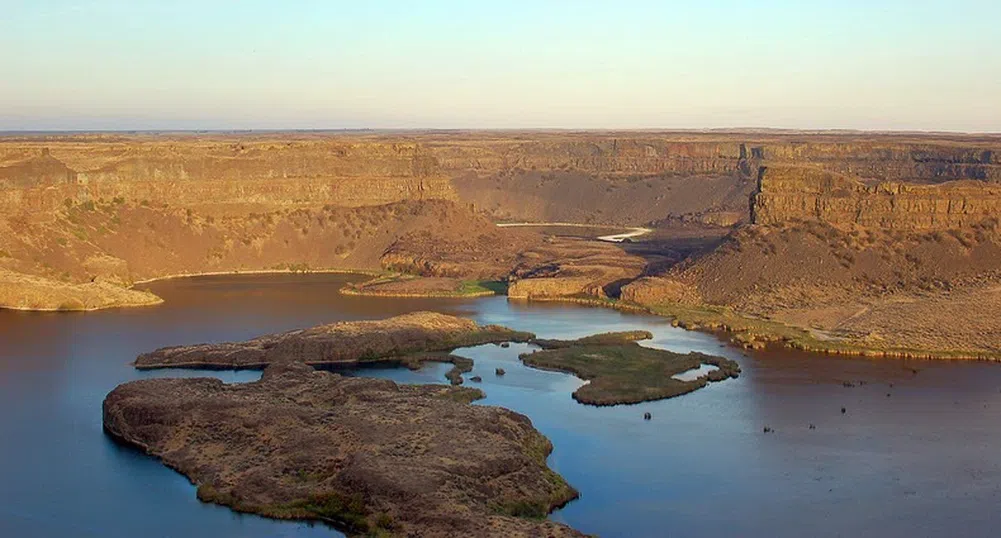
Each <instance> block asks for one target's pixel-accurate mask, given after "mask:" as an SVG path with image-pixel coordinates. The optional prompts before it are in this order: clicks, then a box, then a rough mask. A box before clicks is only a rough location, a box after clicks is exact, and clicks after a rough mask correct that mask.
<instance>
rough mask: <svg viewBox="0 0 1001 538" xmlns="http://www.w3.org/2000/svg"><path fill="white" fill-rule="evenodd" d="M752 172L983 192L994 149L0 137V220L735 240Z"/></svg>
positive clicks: (388, 138)
mask: <svg viewBox="0 0 1001 538" xmlns="http://www.w3.org/2000/svg"><path fill="white" fill-rule="evenodd" d="M762 166H764V167H766V168H768V169H770V170H779V169H784V168H788V167H797V168H813V169H818V170H823V171H826V172H830V173H832V174H838V175H843V176H850V177H853V178H856V179H857V182H858V183H860V184H861V185H864V186H865V187H866V188H870V187H872V186H873V185H874V184H876V183H879V182H899V183H907V184H939V183H946V182H950V181H955V180H973V181H978V182H981V183H988V184H989V183H995V182H997V181H998V180H1001V139H999V138H998V137H988V136H983V137H972V136H952V137H946V136H918V135H861V134H843V135H839V134H806V133H768V132H764V133H762V132H757V133H755V132H749V133H712V132H708V133H673V132H672V133H641V132H582V133H577V132H523V133H519V132H405V133H396V134H391V133H363V134H359V133H351V134H333V133H331V134H323V133H266V134H232V135H223V134H208V135H129V136H123V135H66V136H51V137H21V138H17V137H6V138H0V212H3V213H12V212H32V213H39V212H42V213H44V212H49V211H52V210H55V209H58V208H59V207H60V206H61V205H63V204H65V203H67V200H69V201H70V202H77V203H79V202H85V201H88V200H100V199H105V200H112V199H116V198H124V199H126V200H130V201H135V202H144V201H145V202H149V203H152V204H154V205H155V204H162V203H167V204H170V205H173V206H182V207H196V206H197V207H200V208H201V209H202V210H203V211H206V212H209V211H219V210H224V211H229V212H231V213H232V212H237V213H238V212H240V211H243V212H247V211H250V210H253V209H248V208H247V206H262V205H264V206H267V205H280V206H284V207H290V206H291V207H296V206H298V207H315V206H322V205H338V206H349V207H358V206H365V205H379V204H386V203H392V202H396V201H402V200H426V199H446V200H453V201H462V202H464V203H469V204H472V205H473V206H475V208H476V209H477V210H479V211H480V212H482V213H484V214H486V215H488V216H490V217H492V218H494V219H498V220H513V221H572V222H589V223H596V224H614V225H642V224H650V223H653V224H657V223H664V222H670V221H687V222H698V223H702V224H710V225H719V226H730V225H733V224H735V223H738V222H744V221H747V220H748V218H749V211H748V203H747V200H748V197H749V196H750V195H751V194H752V193H753V192H754V191H755V190H756V189H757V187H758V170H759V169H760V167H762ZM768 180H769V181H771V180H772V178H768ZM781 181H785V180H784V179H783V180H781ZM776 184H777V183H776ZM853 188H855V187H853ZM880 188H882V189H884V190H885V189H886V188H891V189H892V188H893V187H885V188H883V187H880ZM880 188H877V190H878V189H880ZM859 189H861V187H859ZM778 192H779V191H777V190H776V191H775V194H776V196H777V195H778ZM859 192H864V189H863V190H860V191H859ZM915 192H916V191H915ZM967 200H969V198H967ZM762 201H764V198H762ZM775 203H776V204H785V205H786V206H789V207H791V206H792V205H795V203H796V202H793V201H790V200H786V201H785V202H782V201H780V200H778V198H776V199H775ZM804 203H808V202H805V201H804ZM776 209H778V208H777V206H776ZM935 211H939V209H938V208H935ZM760 213H761V215H762V216H764V215H765V214H770V215H773V216H775V217H776V218H784V217H780V216H778V215H779V213H777V212H775V211H771V213H769V210H764V211H762V212H760Z"/></svg>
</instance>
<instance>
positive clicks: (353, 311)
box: [0, 275, 1001, 537]
mask: <svg viewBox="0 0 1001 538" xmlns="http://www.w3.org/2000/svg"><path fill="white" fill-rule="evenodd" d="M348 279H349V277H343V276H330V275H310V276H296V277H292V276H267V277H255V276H247V277H209V278H199V279H189V280H176V281H169V282H161V283H157V284H155V285H152V286H151V287H153V288H154V289H155V291H156V292H157V293H159V294H161V295H162V296H163V297H164V298H165V299H167V302H166V303H165V304H164V305H161V306H158V307H153V308H149V309H142V310H122V311H107V312H98V313H90V314H28V313H17V312H0V484H2V488H0V536H4V537H6V536H18V537H20V536H60V537H63V536H102V537H104V536H109V537H116V536H123V537H124V536H137V535H142V536H213V537H222V536H257V537H260V536H333V535H336V533H335V532H334V531H332V530H330V529H327V528H325V527H322V526H309V525H306V524H297V523H289V522H276V521H269V520H265V519H262V518H258V517H255V516H241V515H236V514H233V513H232V512H230V511H229V510H228V509H225V508H220V507H215V506H211V505H205V504H202V503H200V502H198V501H197V499H196V498H195V494H194V488H193V487H192V486H191V485H190V484H188V482H187V481H186V480H185V479H184V478H183V477H181V476H180V475H178V474H176V473H174V472H173V471H170V470H168V469H166V468H165V467H163V466H162V465H160V464H159V463H158V462H156V461H155V460H152V459H150V458H147V457H145V456H143V455H141V454H138V453H136V452H135V451H133V450H129V449H125V448H122V447H119V446H117V445H115V444H114V443H112V442H111V441H109V440H108V439H107V438H106V437H105V436H104V435H103V433H102V431H101V401H102V399H103V398H104V395H105V394H107V392H108V391H110V390H111V389H112V388H114V387H115V386H116V385H117V384H119V383H121V382H124V381H128V380H131V379H139V378H143V377H152V376H172V375H188V376H190V375H214V376H217V377H221V378H223V379H225V380H227V381H248V380H253V379H255V378H256V377H257V375H258V374H257V373H253V372H243V373H235V372H211V373H200V372H190V371H180V372H178V371H161V372H147V373H143V372H137V371H135V370H133V369H132V368H131V367H130V366H129V365H128V362H129V361H131V360H132V359H133V358H134V357H135V355H137V354H138V353H141V352H144V351H149V350H151V349H154V348H156V347H159V346H164V345H173V344H183V343H194V342H210V341H223V340H233V339H244V338H248V337H251V336H256V335H259V334H263V333H269V332H274V331H278V330H284V329H289V328H293V327H303V326H310V325H315V324H318V323H322V322H330V321H334V320H342V319H365V318H381V317H386V316H389V315H394V314H398V313H403V312H408V311H414V310H421V309H432V310H438V311H444V312H449V313H456V314H463V315H468V316H470V317H473V318H475V319H477V320H478V321H481V322H487V323H501V324H504V325H508V326H511V327H514V328H518V329H526V330H532V331H534V332H536V333H538V334H539V335H541V336H545V337H555V338H568V337H576V336H581V335H585V334H590V333H595V332H602V331H608V330H624V329H648V330H651V331H652V332H654V334H655V335H656V338H655V339H654V341H653V342H652V343H651V344H650V345H652V346H655V347H663V348H667V349H672V350H679V351H687V350H693V349H694V350H700V351H705V352H710V353H717V354H724V355H726V356H729V357H731V358H735V359H737V360H738V361H739V362H740V363H741V366H742V367H743V370H744V374H743V375H742V376H741V377H740V378H739V379H737V380H730V381H726V382H723V383H719V384H713V385H711V386H710V387H708V388H707V389H704V390H701V391H698V392H696V393H693V394H690V395H687V396H684V397H681V398H677V399H674V400H667V401H661V402H652V403H647V404H641V405H636V406H620V407H614V408H592V407H585V406H582V405H580V404H577V403H576V402H574V401H573V400H572V399H571V398H570V392H572V391H573V389H574V388H576V387H577V386H578V385H579V381H578V380H576V379H575V378H573V377H571V376H567V375H563V374H559V373H554V372H541V371H535V370H530V369H528V368H525V367H523V366H522V365H521V364H520V363H519V362H518V361H517V353H518V352H519V351H523V350H524V346H518V345H513V346H511V348H509V349H503V348H499V347H495V346H485V347H479V348H473V349H468V350H463V352H462V353H463V354H464V355H466V356H469V357H471V358H473V359H475V360H476V366H475V369H474V372H473V373H472V374H468V375H470V376H471V375H480V376H482V377H483V381H484V382H483V384H482V385H481V387H482V388H483V389H484V390H485V391H486V393H487V399H486V401H484V402H481V403H482V404H486V405H491V404H494V405H503V406H505V407H510V408H512V409H515V410H516V411H519V412H522V413H525V414H527V415H528V416H530V417H531V418H532V420H533V423H534V424H535V425H536V427H537V428H539V429H540V430H541V431H542V432H543V433H545V434H546V435H547V436H549V437H550V439H552V441H553V443H554V445H555V447H556V450H555V452H554V453H553V455H552V457H551V458H550V465H551V466H553V467H554V468H555V469H556V470H557V471H559V472H560V473H561V474H562V475H563V476H564V477H566V478H567V480H568V481H570V482H571V483H572V484H573V485H574V486H575V487H577V488H578V489H579V490H580V491H581V499H580V500H578V501H575V502H574V503H571V504H570V505H568V506H567V507H566V508H564V509H563V510H561V511H559V512H558V513H556V514H554V515H553V516H552V517H553V519H556V520H559V521H564V522H566V523H569V524H570V525H573V526H574V527H576V528H579V529H581V530H583V531H585V532H591V533H597V534H600V535H602V536H720V535H726V536H860V535H861V536H942V535H946V534H949V535H962V536H997V529H998V528H1001V514H999V513H998V510H997V507H998V503H999V501H1001V458H999V457H998V452H999V447H1001V365H998V364H986V363H951V362H948V363H947V362H926V361H897V360H879V361H871V360H855V359H838V358H830V357H817V356H803V355H795V354H791V353H765V354H759V355H755V356H753V357H744V356H743V355H742V354H741V353H740V352H738V351H736V350H732V349H729V348H721V347H720V344H719V342H718V341H717V340H716V339H714V338H712V337H711V336H706V335H702V334H698V333H690V332H685V331H682V330H679V329H675V328H672V327H670V326H669V325H668V324H667V323H665V322H664V321H663V320H661V319H658V318H654V317H649V316H638V315H629V314H622V313H619V312H615V311H612V310H605V309H594V308H584V307H577V306H572V305H531V306H527V305H523V304H519V303H511V302H508V301H507V300H506V299H504V298H489V299H480V300H468V301H466V300H431V299H427V300H404V299H381V298H380V299H374V298H360V297H345V296H341V295H339V294H337V289H338V288H339V287H340V286H341V285H343V283H344V282H345V281H346V280H348ZM498 366H500V367H503V368H504V369H505V370H506V371H507V375H506V376H504V377H502V378H498V377H496V376H494V374H493V372H494V368H496V367H498ZM444 370H445V367H439V366H435V365H432V366H429V367H428V368H426V369H424V370H422V371H419V372H410V371H408V370H363V371H359V372H357V373H356V374H355V375H372V376H379V377H389V378H393V379H397V380H398V381H402V382H440V381H441V380H442V375H443V373H444ZM845 381H848V382H850V383H852V384H853V385H854V386H852V387H845V386H844V385H843V383H844V382H845ZM862 382H864V384H862ZM887 394H889V396H887ZM842 407H844V408H845V409H846V412H845V413H844V414H842V413H841V408H842ZM644 412H650V413H652V414H653V420H652V421H649V422H647V421H644V420H643V413H644ZM810 424H814V426H815V429H810V428H809V425H810ZM765 426H769V427H771V428H773V429H774V430H775V432H774V433H769V434H765V433H763V431H762V429H763V428H764V427H765Z"/></svg>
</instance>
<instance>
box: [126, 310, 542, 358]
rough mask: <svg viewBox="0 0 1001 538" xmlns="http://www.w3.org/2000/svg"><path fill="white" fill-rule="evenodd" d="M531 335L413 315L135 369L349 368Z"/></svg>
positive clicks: (201, 350)
mask: <svg viewBox="0 0 1001 538" xmlns="http://www.w3.org/2000/svg"><path fill="white" fill-rule="evenodd" d="M534 336H535V335H533V334H531V333H526V332H521V331H514V330H511V329H508V328H506V327H500V326H497V325H484V326H480V325H477V324H476V323H475V322H473V321H471V320H468V319H463V318H458V317H455V316H449V315H445V314H438V313H435V312H414V313H410V314H404V315H400V316H396V317H392V318H388V319H384V320H376V321H348V322H339V323H332V324H329V325H321V326H319V327H312V328H309V329H299V330H293V331H287V332H284V333H279V334H272V335H266V336H261V337H258V338H254V339H252V340H248V341H246V342H227V343H221V344H199V345H188V346H174V347H166V348H162V349H158V350H156V351H153V352H150V353H144V354H142V355H140V356H139V357H137V358H136V361H135V367H136V368H139V369H154V368H214V369H220V368H221V369H227V370H229V369H233V370H236V369H250V370H254V369H262V368H264V367H266V366H268V365H270V364H274V363H285V362H302V363H305V364H309V365H312V366H324V367H330V366H338V367H343V366H354V365H358V364H363V363H371V362H378V361H385V360H395V359H403V358H405V357H406V356H408V355H413V354H419V353H427V352H447V351H452V350H454V349H456V348H460V347H468V346H475V345H480V344H489V343H501V342H527V341H529V340H530V339H532V338H534Z"/></svg>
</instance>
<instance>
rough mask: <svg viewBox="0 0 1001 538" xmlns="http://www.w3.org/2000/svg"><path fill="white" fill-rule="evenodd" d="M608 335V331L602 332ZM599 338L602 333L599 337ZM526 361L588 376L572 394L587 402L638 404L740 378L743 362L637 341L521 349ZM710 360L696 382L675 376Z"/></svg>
mask: <svg viewBox="0 0 1001 538" xmlns="http://www.w3.org/2000/svg"><path fill="white" fill-rule="evenodd" d="M598 336H600V337H603V338H608V336H607V335H598ZM600 340H601V339H600V338H599V339H598V341H600ZM520 358H521V360H522V362H524V363H525V364H526V365H528V366H531V367H533V368H540V369H545V370H557V371H561V372H568V373H572V374H574V375H576V376H577V377H579V378H581V379H585V380H587V381H589V383H588V384H586V385H584V386H582V387H580V388H579V389H577V391H576V392H574V393H573V397H574V399H575V400H577V401H578V402H581V403H584V404H589V405H618V404H634V403H640V402H646V401H652V400H662V399H665V398H672V397H675V396H680V395H682V394H687V393H689V392H692V391H695V390H698V389H700V388H702V387H704V386H706V384H708V383H709V381H710V380H712V381H718V380H722V379H726V378H729V377H737V376H738V375H739V374H740V367H739V366H738V365H737V363H736V362H734V361H731V360H729V359H726V358H723V357H713V356H710V355H704V354H702V353H688V354H680V353H673V352H671V351H664V350H660V349H651V348H646V347H643V346H640V345H639V344H636V343H635V342H629V343H622V344H613V345H600V344H579V343H577V344H574V345H569V346H564V347H558V348H554V349H548V350H544V351H536V352H534V353H523V354H521V356H520ZM702 364H711V365H713V366H716V367H718V368H719V370H718V371H717V372H713V373H712V374H713V375H712V376H711V377H710V376H703V377H700V378H698V379H695V380H692V381H681V380H678V379H674V377H672V376H674V375H677V374H680V373H682V372H686V371H688V370H692V369H695V368H698V367H699V366H700V365H702Z"/></svg>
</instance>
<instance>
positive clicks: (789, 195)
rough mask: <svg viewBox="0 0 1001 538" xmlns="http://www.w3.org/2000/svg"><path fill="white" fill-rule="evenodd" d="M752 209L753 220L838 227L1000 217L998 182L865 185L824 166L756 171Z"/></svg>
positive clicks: (933, 225) (933, 224)
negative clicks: (806, 222)
mask: <svg viewBox="0 0 1001 538" xmlns="http://www.w3.org/2000/svg"><path fill="white" fill-rule="evenodd" d="M751 212H752V221H753V222H754V223H755V224H780V223H783V222H789V221H795V220H806V219H810V220H820V221H823V222H826V223H829V224H832V225H835V226H842V227H844V226H852V225H857V226H863V227H875V228H890V229H902V230H934V229H949V228H961V227H966V226H970V225H974V224H979V223H981V222H983V221H984V220H985V219H996V218H997V217H998V216H999V215H1001V184H998V183H989V182H984V181H974V180H961V181H950V182H946V183H940V184H936V185H927V184H913V183H900V182H879V183H871V184H866V183H863V182H862V181H860V180H859V179H857V178H853V177H849V176H845V175H842V174H838V173H836V172H830V171H826V170H819V169H814V168H801V167H775V166H769V167H763V168H762V169H761V173H760V179H759V186H758V190H757V192H755V193H754V195H753V196H752V199H751Z"/></svg>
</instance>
